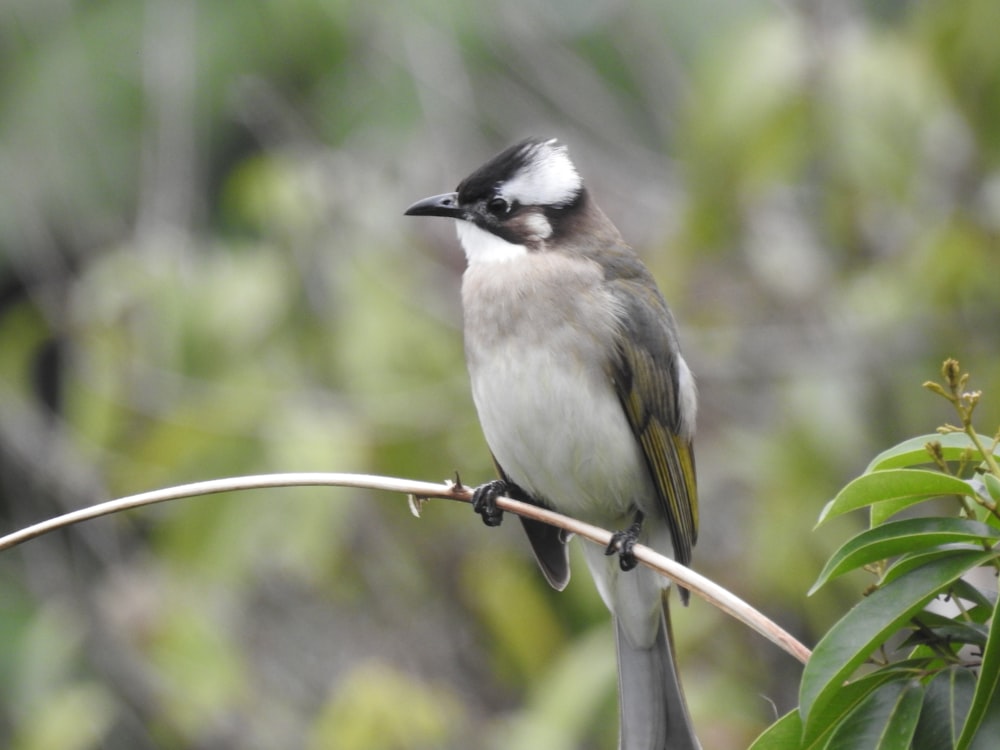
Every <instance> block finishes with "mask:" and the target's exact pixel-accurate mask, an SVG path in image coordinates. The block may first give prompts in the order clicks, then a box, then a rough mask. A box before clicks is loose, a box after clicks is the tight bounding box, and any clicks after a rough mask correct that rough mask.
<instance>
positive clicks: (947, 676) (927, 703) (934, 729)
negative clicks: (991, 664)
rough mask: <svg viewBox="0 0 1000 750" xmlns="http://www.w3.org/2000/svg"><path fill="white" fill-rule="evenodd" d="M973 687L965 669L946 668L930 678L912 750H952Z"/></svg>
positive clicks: (970, 676)
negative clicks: (943, 749) (944, 749)
mask: <svg viewBox="0 0 1000 750" xmlns="http://www.w3.org/2000/svg"><path fill="white" fill-rule="evenodd" d="M975 687H976V678H975V676H974V675H973V674H972V672H971V671H970V670H969V669H967V668H966V667H958V666H954V667H949V668H948V669H944V670H942V671H941V672H938V673H937V674H936V675H935V676H934V679H932V680H931V681H930V683H929V684H928V685H927V691H926V692H925V693H924V706H923V708H922V709H921V711H920V721H919V722H917V732H916V734H915V735H914V737H913V750H942V748H946V749H948V750H950V748H953V747H955V741H956V740H957V739H958V735H959V732H961V730H962V722H964V721H965V716H966V714H968V713H969V706H970V705H971V704H972V693H973V691H974V690H975Z"/></svg>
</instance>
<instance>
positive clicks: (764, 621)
mask: <svg viewBox="0 0 1000 750" xmlns="http://www.w3.org/2000/svg"><path fill="white" fill-rule="evenodd" d="M317 486H328V487H357V488H361V489H371V490H385V491H387V492H399V493H403V494H406V495H408V496H410V497H411V498H416V499H418V500H423V499H426V498H441V499H446V500H458V501H461V502H469V501H470V500H471V499H472V490H471V489H469V488H466V487H464V486H462V485H460V484H457V483H454V482H446V483H444V484H434V483H432V482H418V481H414V480H407V479H396V478H394V477H382V476H374V475H370V474H332V473H298V474H260V475H255V476H245V477H231V478H228V479H212V480H209V481H206V482H195V483H193V484H183V485H179V486H177V487H168V488H165V489H162V490H153V491H151V492H143V493H140V494H138V495H129V496H128V497H122V498H118V499H116V500H108V501H106V502H103V503H98V504H97V505H92V506H90V507H87V508H80V509H79V510H75V511H72V512H70V513H65V514H63V515H61V516H56V517H55V518H50V519H47V520H45V521H42V522H40V523H36V524H34V525H32V526H28V527H26V528H23V529H20V530H19V531H15V532H13V533H11V534H7V535H6V536H3V537H0V551H3V550H6V549H10V548H11V547H15V546H17V545H19V544H22V543H23V542H26V541H28V540H30V539H34V538H35V537H39V536H42V535H43V534H47V533H49V532H50V531H55V530H56V529H61V528H65V527H67V526H71V525H73V524H76V523H80V522H82V521H89V520H91V519H94V518H100V517H101V516H106V515H110V514H112V513H119V512H121V511H123V510H129V509H132V508H140V507H143V506H146V505H153V504H155V503H162V502H167V501H168V500H179V499H181V498H186V497H197V496H201V495H215V494H218V493H221V492H234V491H237V490H251V489H266V488H274V487H317ZM497 505H498V506H499V507H500V508H502V509H503V510H505V511H509V512H511V513H514V514H517V515H520V516H525V517H528V518H534V519H536V520H538V521H542V522H544V523H548V524H551V525H553V526H557V527H559V528H561V529H565V530H566V531H569V532H571V533H573V534H577V535H578V536H581V537H584V538H585V539H588V540H590V541H591V542H594V543H596V544H599V545H601V546H602V547H606V546H607V545H608V543H609V542H610V541H611V532H610V531H607V530H606V529H602V528H599V527H597V526H591V525H590V524H586V523H583V522H581V521H577V520H575V519H573V518H569V517H568V516H564V515H561V514H559V513H555V512H553V511H550V510H546V509H544V508H539V507H537V506H534V505H529V504H528V503H522V502H519V501H517V500H513V499H511V498H507V497H500V498H497ZM411 507H412V508H414V509H415V510H418V509H419V502H412V503H411ZM634 552H635V557H636V559H637V560H639V562H641V563H643V564H644V565H646V566H648V567H650V568H652V569H653V570H655V571H657V572H658V573H660V574H661V575H664V576H666V577H667V578H669V579H671V580H672V581H675V582H676V583H678V584H680V585H681V586H683V587H684V588H686V589H687V590H688V591H692V592H694V593H695V594H697V595H698V596H699V597H701V598H702V599H704V600H705V601H707V602H709V603H710V604H713V605H714V606H716V607H718V608H719V609H720V610H722V611H723V612H725V613H726V614H728V615H730V616H731V617H734V618H736V619H737V620H739V621H740V622H742V623H744V624H745V625H747V626H748V627H750V628H751V629H752V630H755V631H756V632H757V633H759V634H760V635H762V636H764V637H765V638H767V639H768V640H769V641H771V642H772V643H774V644H776V645H777V646H778V647H780V648H781V649H782V650H784V651H786V652H787V653H789V654H791V655H792V656H793V657H794V658H796V659H798V660H799V661H800V662H802V663H803V664H804V663H805V662H806V661H808V660H809V656H810V652H809V649H807V648H806V647H805V646H803V645H802V644H801V643H800V642H799V641H797V640H796V639H795V638H793V637H792V636H791V635H790V634H789V633H787V632H785V631H784V630H783V629H782V628H781V627H779V626H778V625H777V624H776V623H774V622H773V621H772V620H770V619H768V618H767V617H765V616H764V615H763V614H761V613H760V612H758V611H757V610H756V609H754V608H753V607H751V606H750V605H749V604H747V603H746V602H744V601H743V600H742V599H740V598H738V597H737V596H735V595H733V594H732V593H730V592H729V591H727V590H726V589H724V588H722V587H721V586H719V585H718V584H716V583H714V582H712V581H710V580H709V579H707V578H705V577H704V576H702V575H699V574H698V573H695V572H694V571H693V570H691V569H690V568H688V567H685V566H684V565H681V564H680V563H677V562H675V561H674V560H671V559H670V558H668V557H665V556H663V555H661V554H658V553H657V552H654V551H653V550H652V549H650V548H649V547H645V546H643V545H641V544H638V545H636V546H635V549H634Z"/></svg>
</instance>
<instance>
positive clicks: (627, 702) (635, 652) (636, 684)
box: [615, 598, 701, 750]
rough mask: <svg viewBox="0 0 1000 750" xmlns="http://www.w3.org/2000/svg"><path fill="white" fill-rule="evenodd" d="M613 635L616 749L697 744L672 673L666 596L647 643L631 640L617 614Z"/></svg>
mask: <svg viewBox="0 0 1000 750" xmlns="http://www.w3.org/2000/svg"><path fill="white" fill-rule="evenodd" d="M615 640H616V643H617V647H618V707H619V716H620V718H621V722H620V727H621V730H620V732H621V734H620V739H619V745H618V747H619V750H700V748H701V745H700V744H698V738H697V737H696V736H695V734H694V727H693V726H692V724H691V717H690V716H688V710H687V704H686V703H685V701H684V693H683V691H682V690H681V684H680V681H679V679H678V677H677V666H676V664H675V663H674V656H673V651H672V648H673V638H672V636H671V632H670V614H669V611H668V610H667V606H666V598H664V606H663V615H662V617H661V619H660V629H659V632H658V633H657V634H656V640H655V641H654V642H653V644H652V646H650V647H636V646H634V645H632V643H631V642H630V641H629V637H628V634H627V633H626V632H625V630H624V628H623V627H622V625H621V623H620V622H619V620H618V618H617V617H616V618H615Z"/></svg>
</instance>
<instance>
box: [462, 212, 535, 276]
mask: <svg viewBox="0 0 1000 750" xmlns="http://www.w3.org/2000/svg"><path fill="white" fill-rule="evenodd" d="M455 228H456V230H457V231H458V240H459V242H461V243H462V249H463V250H465V258H466V260H467V261H468V262H469V265H472V264H473V263H504V262H507V261H510V260H514V259H515V258H519V257H521V256H522V255H527V254H528V248H526V247H525V246H524V245H515V244H513V243H511V242H507V240H505V239H502V238H500V237H497V236H496V235H495V234H493V233H492V232H487V231H486V230H485V229H480V228H479V227H477V226H476V225H475V224H473V223H472V222H471V221H463V220H462V219H459V220H458V221H456V222H455Z"/></svg>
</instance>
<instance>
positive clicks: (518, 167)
mask: <svg viewBox="0 0 1000 750" xmlns="http://www.w3.org/2000/svg"><path fill="white" fill-rule="evenodd" d="M406 213H407V214H408V215H411V216H443V217H448V218H452V219H455V220H456V224H457V227H458V237H459V240H460V241H461V244H462V247H463V248H464V250H465V254H466V258H467V261H468V268H467V269H466V271H465V275H464V277H463V281H462V304H463V310H464V318H465V351H466V361H467V364H468V369H469V375H470V377H471V381H472V395H473V399H474V401H475V404H476V410H477V412H478V414H479V421H480V423H481V425H482V428H483V433H484V434H485V436H486V442H487V444H488V445H489V447H490V450H491V452H492V454H493V459H494V463H495V464H496V468H497V472H498V474H499V477H500V478H499V479H497V480H495V481H493V482H488V483H486V484H484V485H482V486H480V487H479V488H477V489H476V492H475V495H474V502H473V504H474V507H475V508H476V510H477V512H479V513H480V515H481V516H482V517H483V520H484V521H485V522H486V523H487V524H488V525H498V524H499V523H500V520H501V517H502V516H501V511H500V510H499V509H498V508H497V506H496V498H497V497H498V496H500V495H502V494H506V495H508V496H510V497H513V498H515V499H519V500H524V501H527V502H530V503H534V504H536V505H540V506H544V507H547V508H552V509H554V510H557V511H559V512H561V513H565V514H566V515H569V516H573V517H576V518H579V519H581V520H584V521H588V522H590V523H593V524H596V525H600V526H603V527H605V528H611V529H615V530H616V532H615V534H614V536H613V540H612V543H611V545H610V546H609V547H608V549H607V550H603V549H600V548H598V547H595V546H594V545H590V544H588V545H585V546H584V553H585V557H586V561H587V565H588V567H589V568H590V572H591V574H592V575H593V577H594V580H595V581H596V583H597V588H598V590H599V591H600V594H601V597H602V598H603V600H604V602H605V604H606V605H607V607H608V609H609V610H611V614H612V616H613V619H614V628H615V638H616V642H617V650H618V683H619V716H620V719H621V729H620V748H622V750H667V749H669V750H687V749H694V748H698V747H699V744H698V740H697V738H696V736H695V734H694V730H693V728H692V726H691V720H690V717H689V716H688V710H687V706H686V703H685V701H684V696H683V693H682V691H681V687H680V683H679V681H678V676H677V670H676V664H675V660H674V656H673V652H672V649H673V643H672V638H671V633H670V620H669V613H668V608H667V600H668V598H667V593H668V592H667V590H666V588H667V582H666V581H665V579H663V578H661V577H660V576H658V575H657V574H655V573H654V572H653V571H651V570H649V569H647V568H645V567H640V568H638V569H635V570H632V568H635V566H636V561H635V558H634V557H633V555H632V547H633V546H634V545H635V544H636V543H637V542H641V543H643V544H647V545H649V546H650V547H652V548H654V549H656V550H657V551H659V552H663V553H670V552H672V553H673V557H674V559H676V560H677V561H679V562H681V563H684V564H688V563H689V562H690V560H691V548H692V546H693V545H694V543H695V541H696V539H697V534H698V505H697V495H696V489H695V467H694V455H693V453H692V448H691V441H692V438H693V437H694V430H695V412H696V400H697V399H696V393H695V385H694V379H693V378H692V376H691V371H690V370H689V369H688V366H687V364H686V363H685V362H684V359H683V358H682V357H681V352H680V346H679V344H678V340H677V331H676V327H675V325H674V320H673V317H672V316H671V314H670V310H669V309H668V307H667V303H666V302H665V301H664V299H663V295H662V294H661V293H660V291H659V289H658V288H657V286H656V282H655V281H654V280H653V277H652V275H651V274H650V272H649V270H648V269H647V268H646V266H645V265H644V264H643V263H642V261H641V260H640V259H639V256H638V255H637V254H636V253H635V251H634V250H633V249H632V248H631V247H629V246H628V245H627V244H626V243H625V241H624V240H623V239H622V237H621V235H620V234H619V232H618V230H617V229H616V228H615V226H614V225H613V224H612V223H611V221H610V220H609V219H608V218H607V216H605V214H604V212H603V211H601V209H600V208H598V206H597V204H596V203H595V202H594V200H593V198H592V197H591V195H590V193H589V192H588V191H587V189H586V187H584V185H583V181H582V180H581V178H580V175H579V173H578V172H577V169H576V167H575V166H574V164H573V162H572V161H571V160H570V158H569V155H568V153H567V150H566V148H565V147H564V146H562V145H560V144H559V143H557V142H556V141H555V140H538V139H529V140H525V141H522V142H521V143H518V144H516V145H514V146H511V147H510V148H508V149H506V150H505V151H503V152H502V153H500V154H498V155H497V156H495V157H494V158H492V159H490V160H489V161H488V162H487V163H486V164H484V165H483V166H481V167H480V168H479V169H477V170H476V171H475V172H473V173H472V174H471V175H469V176H468V177H467V178H465V179H464V180H463V181H462V182H461V183H460V184H459V186H458V189H457V190H456V191H455V192H453V193H445V194H442V195H435V196H433V197H430V198H426V199H424V200H421V201H418V202H416V203H414V204H413V205H412V206H410V207H409V208H408V209H407V210H406ZM522 522H523V524H524V528H525V531H526V532H527V535H528V539H529V540H530V542H531V546H532V549H533V550H534V553H535V557H536V558H537V560H538V563H539V565H540V567H541V569H542V572H543V573H544V574H545V577H546V578H547V579H548V581H549V583H550V584H552V586H554V587H555V588H556V589H559V590H562V589H563V588H565V586H566V584H567V583H568V582H569V575H570V571H569V558H568V555H567V548H566V543H567V539H566V537H565V535H564V534H563V533H562V532H561V531H559V530H558V529H555V528H553V527H550V526H547V525H545V524H542V523H540V522H538V521H532V520H528V519H522ZM682 595H686V592H682ZM526 637H528V636H527V634H526Z"/></svg>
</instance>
